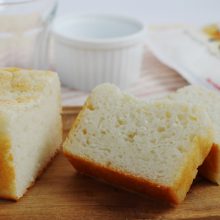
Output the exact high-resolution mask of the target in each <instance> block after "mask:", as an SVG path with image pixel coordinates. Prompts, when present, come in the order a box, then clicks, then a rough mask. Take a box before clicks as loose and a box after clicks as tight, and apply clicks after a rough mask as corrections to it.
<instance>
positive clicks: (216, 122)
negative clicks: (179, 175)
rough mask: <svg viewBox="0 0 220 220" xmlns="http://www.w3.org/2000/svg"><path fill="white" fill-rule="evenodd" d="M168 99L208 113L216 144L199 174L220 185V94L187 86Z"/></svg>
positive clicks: (198, 87)
mask: <svg viewBox="0 0 220 220" xmlns="http://www.w3.org/2000/svg"><path fill="white" fill-rule="evenodd" d="M168 99H171V100H178V101H184V102H188V103H192V104H196V105H199V106H201V107H203V108H204V109H205V110H206V111H207V113H208V115H209V117H210V119H211V121H212V123H213V126H214V143H213V147H212V149H211V151H210V153H209V155H208V157H207V158H206V160H205V161H204V163H203V165H202V166H201V167H200V168H199V172H200V173H201V174H202V175H203V176H204V177H206V178H208V179H209V180H211V181H213V182H215V183H217V184H219V185H220V94H219V93H218V92H216V91H214V90H209V89H206V88H203V87H200V86H186V87H184V88H182V89H179V90H177V92H176V93H172V94H170V95H168Z"/></svg>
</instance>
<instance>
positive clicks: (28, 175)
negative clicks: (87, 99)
mask: <svg viewBox="0 0 220 220" xmlns="http://www.w3.org/2000/svg"><path fill="white" fill-rule="evenodd" d="M60 103H61V102H60V83H59V79H58V76H57V74H56V73H53V72H48V71H34V70H23V69H18V68H6V69H0V148H1V151H0V198H7V199H13V200H17V199H19V198H20V197H21V196H22V195H23V194H24V193H25V191H26V190H27V188H28V187H30V186H31V184H33V183H34V181H35V179H36V177H37V176H38V175H39V174H40V172H42V171H43V169H44V168H45V166H46V165H47V164H48V162H49V161H50V160H51V158H52V157H53V156H54V155H55V153H56V152H57V150H58V149H59V147H60V144H61V139H62V129H61V116H60V111H61V104H60Z"/></svg>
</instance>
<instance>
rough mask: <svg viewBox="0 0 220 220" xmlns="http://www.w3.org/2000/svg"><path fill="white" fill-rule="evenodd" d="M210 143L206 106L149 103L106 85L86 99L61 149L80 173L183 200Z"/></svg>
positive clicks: (210, 132) (146, 192) (148, 193)
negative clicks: (204, 108)
mask: <svg viewBox="0 0 220 220" xmlns="http://www.w3.org/2000/svg"><path fill="white" fill-rule="evenodd" d="M212 141H213V128H212V124H211V122H210V119H209V117H208V115H207V113H206V112H204V111H203V110H202V109H200V108H197V107H194V106H192V105H190V104H187V103H179V102H173V101H158V102H154V103H148V104H147V103H145V102H142V101H139V100H137V99H136V98H134V97H131V96H129V95H127V94H125V93H122V92H121V91H120V90H119V89H118V88H117V87H115V86H113V85H110V84H102V85H100V86H98V87H97V88H95V89H94V90H93V92H92V94H91V95H90V97H89V98H88V99H87V101H86V103H85V105H84V107H83V109H82V111H81V112H80V114H79V115H78V117H77V119H76V120H75V122H74V124H73V127H72V129H71V131H70V133H69V135H68V137H67V139H66V140H65V143H64V145H63V151H64V154H65V155H66V156H67V158H68V159H69V160H70V162H71V163H72V165H73V166H74V167H75V168H76V169H77V170H78V171H79V172H82V173H85V174H87V175H90V176H94V177H96V178H99V179H102V180H105V181H107V182H109V183H111V184H114V185H119V186H120V187H122V188H127V189H129V190H132V191H137V192H140V193H144V194H147V195H151V196H153V197H158V198H162V199H164V200H167V201H169V202H171V203H179V202H181V201H183V199H184V198H185V196H186V193H187V191H188V190H189V188H190V186H191V184H192V181H193V179H194V178H195V176H196V174H197V168H198V166H199V165H201V164H202V162H203V161H204V159H205V157H206V156H207V155H208V153H209V151H210V149H211V145H212Z"/></svg>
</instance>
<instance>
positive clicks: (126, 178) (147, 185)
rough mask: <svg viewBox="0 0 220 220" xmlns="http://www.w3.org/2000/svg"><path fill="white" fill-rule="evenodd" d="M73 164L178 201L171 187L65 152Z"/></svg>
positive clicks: (114, 181) (125, 185) (115, 182)
mask: <svg viewBox="0 0 220 220" xmlns="http://www.w3.org/2000/svg"><path fill="white" fill-rule="evenodd" d="M65 156H66V157H67V158H68V159H69V161H70V162H71V163H72V165H73V166H74V167H75V168H76V169H77V170H78V171H79V172H81V173H84V174H87V175H89V176H92V177H95V178H98V179H102V180H104V181H107V182H109V183H111V184H113V185H116V186H120V187H122V188H126V189H129V190H132V191H136V192H139V193H144V194H146V195H150V196H152V197H156V198H163V199H166V200H167V201H170V202H171V203H174V204H176V203H178V201H176V198H175V195H174V193H173V191H172V189H171V188H170V187H167V186H163V185H159V184H156V183H153V182H151V181H150V180H146V179H144V178H141V177H136V176H134V175H132V174H125V173H122V172H120V171H119V170H116V169H114V168H111V167H105V166H102V165H100V164H97V163H95V162H92V161H89V160H87V159H84V158H80V157H77V156H74V155H70V154H68V153H65Z"/></svg>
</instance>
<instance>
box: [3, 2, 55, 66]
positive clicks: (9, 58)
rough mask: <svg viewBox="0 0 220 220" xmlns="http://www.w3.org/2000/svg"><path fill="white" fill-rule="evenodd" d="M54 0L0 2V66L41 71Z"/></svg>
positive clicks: (53, 12) (52, 15)
mask: <svg viewBox="0 0 220 220" xmlns="http://www.w3.org/2000/svg"><path fill="white" fill-rule="evenodd" d="M56 9H57V1H56V0H6V1H0V66H1V67H9V66H15V67H23V68H37V69H42V68H44V67H45V66H46V63H45V60H47V57H45V55H46V54H47V51H46V50H47V47H48V45H47V44H48V40H49V39H48V33H49V31H50V26H51V22H52V20H53V18H54V16H55V13H56Z"/></svg>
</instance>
